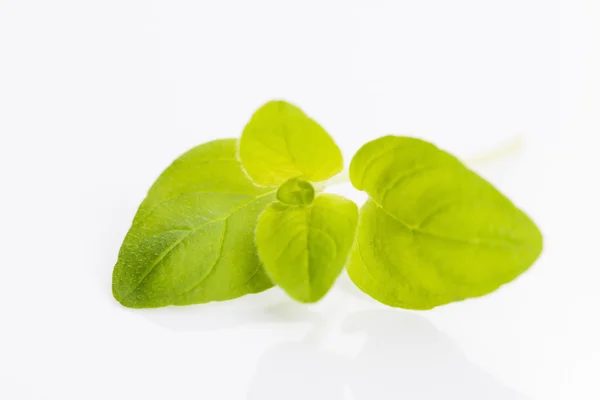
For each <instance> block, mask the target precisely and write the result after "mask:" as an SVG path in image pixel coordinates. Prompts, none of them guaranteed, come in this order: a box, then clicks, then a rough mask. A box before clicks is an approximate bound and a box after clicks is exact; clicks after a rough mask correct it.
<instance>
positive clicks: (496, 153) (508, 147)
mask: <svg viewBox="0 0 600 400" xmlns="http://www.w3.org/2000/svg"><path fill="white" fill-rule="evenodd" d="M522 147H523V136H522V135H519V136H517V137H515V138H514V139H513V140H511V141H510V142H508V143H506V144H505V145H504V146H502V147H499V148H497V149H495V150H492V151H490V152H488V153H483V154H481V155H479V156H475V157H472V158H468V159H466V160H464V161H465V164H468V165H479V164H485V163H488V162H491V161H496V160H498V159H499V158H503V157H505V156H507V155H510V154H512V153H516V152H517V151H518V150H520V149H521V148H522Z"/></svg>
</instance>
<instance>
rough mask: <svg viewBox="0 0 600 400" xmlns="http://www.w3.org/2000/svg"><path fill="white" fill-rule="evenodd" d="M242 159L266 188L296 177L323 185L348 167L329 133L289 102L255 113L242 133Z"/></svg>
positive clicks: (267, 105)
mask: <svg viewBox="0 0 600 400" xmlns="http://www.w3.org/2000/svg"><path fill="white" fill-rule="evenodd" d="M240 160H241V161H242V165H243V167H244V169H245V170H246V172H247V173H248V175H249V176H250V178H252V180H253V181H254V182H255V183H256V184H258V185H262V186H279V185H281V184H283V183H284V182H285V181H287V180H288V179H290V178H295V177H299V178H303V179H306V180H309V181H312V182H320V181H324V180H327V179H329V178H331V177H332V176H334V175H337V174H338V173H339V172H340V171H341V170H342V169H343V167H344V162H343V159H342V153H341V152H340V149H339V148H338V147H337V145H336V144H335V142H334V141H333V139H332V138H331V137H330V136H329V134H328V133H327V132H326V131H325V130H324V129H323V128H322V127H321V126H320V125H319V124H318V123H316V122H315V121H314V120H312V119H311V118H309V117H308V116H307V115H306V114H304V113H303V112H302V110H300V109H299V108H298V107H296V106H294V105H292V104H289V103H286V102H285V101H271V102H269V103H267V104H265V105H264V106H262V107H261V108H259V109H258V110H257V111H256V112H255V113H254V115H253V116H252V118H251V120H250V122H248V124H247V125H246V127H245V128H244V131H243V132H242V137H241V139H240Z"/></svg>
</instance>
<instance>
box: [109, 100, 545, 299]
mask: <svg viewBox="0 0 600 400" xmlns="http://www.w3.org/2000/svg"><path fill="white" fill-rule="evenodd" d="M342 170H343V158H342V154H341V151H340V150H339V148H338V147H337V145H336V144H335V142H334V141H333V139H332V138H331V137H330V136H329V134H328V133H327V132H326V131H325V130H324V129H323V128H322V127H321V126H320V125H319V124H318V123H317V122H316V121H314V120H313V119H311V118H310V117H309V116H307V115H306V114H305V113H304V112H303V111H301V110H300V109H299V108H298V107H296V106H294V105H292V104H290V103H287V102H285V101H271V102H269V103H267V104H265V105H264V106H262V107H261V108H259V109H258V110H257V111H256V113H255V114H254V115H253V117H252V118H251V119H250V121H249V122H248V124H247V125H246V127H245V128H244V130H243V132H242V135H241V138H240V140H239V141H237V140H235V139H224V140H217V141H213V142H209V143H206V144H203V145H200V146H198V147H196V148H194V149H192V150H190V151H189V152H187V153H185V154H184V155H182V156H181V157H179V158H178V159H177V160H175V162H173V164H172V165H171V166H170V167H168V168H167V169H166V170H165V171H164V172H163V173H162V174H161V176H160V177H159V178H158V179H157V181H156V182H155V183H154V185H153V186H152V188H151V189H150V191H149V192H148V195H147V197H146V198H145V199H144V201H143V202H142V204H141V205H140V207H139V209H138V212H137V214H136V216H135V218H134V221H133V223H132V226H131V228H130V230H129V232H128V234H127V236H126V238H125V240H124V242H123V245H122V247H121V250H120V252H119V257H118V261H117V264H116V265H115V268H114V271H113V295H114V297H115V298H116V299H117V300H118V301H119V302H120V303H121V304H123V305H125V306H127V307H134V308H144V307H163V306H168V305H187V304H197V303H206V302H210V301H223V300H229V299H233V298H236V297H240V296H243V295H246V294H249V293H258V292H261V291H264V290H267V289H269V288H271V287H273V286H274V285H277V286H280V287H281V288H282V289H283V290H284V291H285V292H286V293H288V294H289V295H290V296H291V297H292V298H294V299H296V300H298V301H300V302H305V303H311V302H316V301H318V300H320V299H321V298H323V297H324V296H325V295H326V294H327V292H328V291H329V289H330V288H331V287H332V286H333V284H334V282H335V280H336V279H337V277H338V276H339V274H340V273H341V272H342V270H343V269H344V267H346V268H347V270H348V274H349V276H350V278H351V279H352V281H353V282H354V283H355V284H356V285H357V286H358V287H359V288H360V289H361V290H362V291H363V292H365V293H367V294H368V295H370V296H371V297H373V298H374V299H376V300H378V301H380V302H382V303H384V304H387V305H390V306H394V307H402V308H409V309H430V308H433V307H436V306H439V305H442V304H446V303H450V302H453V301H459V300H463V299H467V298H471V297H477V296H482V295H485V294H487V293H490V292H492V291H494V290H496V289H497V288H498V287H500V286H501V285H503V284H505V283H508V282H510V281H512V280H513V279H515V278H516V277H517V276H519V275H520V274H521V273H523V272H524V271H526V270H527V269H528V268H529V267H530V266H531V265H532V264H533V263H534V262H535V260H536V259H537V258H538V256H539V255H540V253H541V251H542V247H543V245H542V235H541V233H540V231H539V229H538V228H537V227H536V225H535V224H534V223H533V222H532V221H531V219H530V218H529V217H528V216H527V215H525V214H524V213H523V212H522V211H521V210H520V209H518V208H517V207H516V206H515V205H514V204H513V203H512V202H511V201H510V200H509V199H507V198H506V197H505V196H504V195H502V194H501V193H500V192H499V191H498V190H497V189H496V188H494V187H493V186H492V185H491V184H490V183H489V182H487V181H486V180H484V179H483V178H481V177H480V176H479V175H477V174H476V173H475V172H473V171H471V170H470V169H469V168H467V167H466V166H465V165H464V164H463V163H462V162H461V161H459V160H458V159H457V158H455V157H454V156H452V155H450V154H449V153H447V152H445V151H443V150H440V149H438V148H437V147H435V146H434V145H433V144H431V143H428V142H425V141H423V140H420V139H415V138H410V137H402V136H385V137H382V138H380V139H377V140H374V141H372V142H369V143H367V144H365V145H364V146H363V147H362V148H361V149H360V150H359V151H358V152H357V153H356V155H355V156H354V158H353V160H352V162H351V164H350V172H349V178H350V181H351V182H352V185H353V186H354V187H355V188H357V189H358V190H361V191H364V192H366V193H367V194H368V195H369V199H368V200H367V202H366V203H365V204H364V205H363V206H362V208H361V209H360V212H359V211H358V207H357V206H356V204H354V203H353V202H352V201H350V200H348V199H346V198H344V197H341V196H338V195H332V194H327V193H321V190H322V189H323V187H324V186H325V185H326V184H327V183H328V182H335V181H336V179H337V178H336V175H338V174H339V173H340V172H341V171H342Z"/></svg>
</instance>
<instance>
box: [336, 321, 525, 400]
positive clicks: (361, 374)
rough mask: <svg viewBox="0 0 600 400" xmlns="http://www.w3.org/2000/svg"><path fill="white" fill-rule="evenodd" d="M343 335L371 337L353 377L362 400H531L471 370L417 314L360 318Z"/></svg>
mask: <svg viewBox="0 0 600 400" xmlns="http://www.w3.org/2000/svg"><path fill="white" fill-rule="evenodd" d="M343 329H344V330H345V331H347V332H357V331H364V332H366V333H367V334H368V338H367V342H366V344H365V345H364V348H363V349H362V350H361V352H360V354H359V355H358V356H357V358H356V359H355V360H354V361H353V362H352V364H351V367H350V369H349V372H348V376H347V382H348V384H349V385H350V388H351V390H352V394H353V395H354V398H355V399H356V400H362V399H364V400H369V399H382V400H383V399H398V398H406V399H411V400H439V399H460V400H527V399H528V398H527V396H525V395H523V394H520V393H518V392H516V391H514V390H512V389H510V388H508V387H505V386H503V385H502V384H501V383H500V382H498V381H496V380H495V379H494V378H493V377H491V376H490V375H488V374H487V373H486V372H484V371H483V370H481V369H480V368H478V367H477V366H475V365H473V364H471V363H470V362H469V361H468V360H467V359H466V358H465V356H464V355H463V354H462V352H461V351H460V350H459V349H458V348H456V347H455V346H454V344H453V343H452V341H451V340H450V339H449V338H448V337H446V336H445V335H444V334H442V333H441V332H440V331H438V330H437V329H436V328H435V327H434V326H433V325H432V324H431V323H430V322H429V321H427V320H426V319H424V318H423V317H420V316H418V315H416V314H412V313H408V312H402V313H399V312H396V311H394V310H373V311H362V312H357V313H355V314H353V315H351V316H350V317H348V318H347V319H346V321H344V324H343Z"/></svg>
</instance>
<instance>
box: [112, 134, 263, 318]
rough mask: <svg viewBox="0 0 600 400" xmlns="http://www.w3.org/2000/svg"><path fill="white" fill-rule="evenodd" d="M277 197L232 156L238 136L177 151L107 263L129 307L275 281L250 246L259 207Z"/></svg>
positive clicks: (234, 292) (237, 292)
mask: <svg viewBox="0 0 600 400" xmlns="http://www.w3.org/2000/svg"><path fill="white" fill-rule="evenodd" d="M274 198H275V191H274V190H272V189H265V188H259V187H257V186H255V185H254V184H253V183H252V182H251V181H250V180H249V179H248V178H247V177H246V175H245V173H244V171H243V170H242V168H241V165H240V163H239V161H237V159H236V141H235V140H233V139H226V140H218V141H214V142H210V143H206V144H203V145H201V146H198V147H196V148H194V149H192V150H190V151H189V152H187V153H185V154H184V155H183V156H181V157H180V158H178V159H177V160H176V161H175V162H174V163H173V164H172V165H171V166H170V167H169V168H167V169H166V170H165V171H164V172H163V174H162V175H161V176H160V177H159V178H158V180H157V181H156V183H155V184H154V185H153V186H152V188H151V189H150V191H149V193H148V196H147V197H146V199H144V201H143V202H142V204H141V205H140V208H139V210H138V212H137V214H136V217H135V218H134V221H133V224H132V226H131V229H130V230H129V232H128V233H127V236H126V238H125V240H124V242H123V245H122V247H121V250H120V252H119V259H118V261H117V264H116V265H115V268H114V271H113V294H114V296H115V298H116V299H117V300H118V301H119V302H120V303H121V304H123V305H125V306H127V307H135V308H143V307H162V306H167V305H186V304H195V303H205V302H209V301H218V300H228V299H232V298H236V297H239V296H243V295H245V294H248V293H257V292H260V291H263V290H266V289H268V288H270V287H272V286H273V284H272V283H271V281H270V279H269V278H268V276H267V275H266V274H265V272H264V270H263V269H262V267H261V264H260V261H259V259H258V256H257V254H256V249H255V246H254V241H253V236H254V235H253V233H254V229H255V226H256V221H257V218H258V215H259V214H260V213H261V212H262V211H263V210H264V208H265V206H266V205H267V204H269V203H270V202H272V201H273V200H274Z"/></svg>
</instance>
